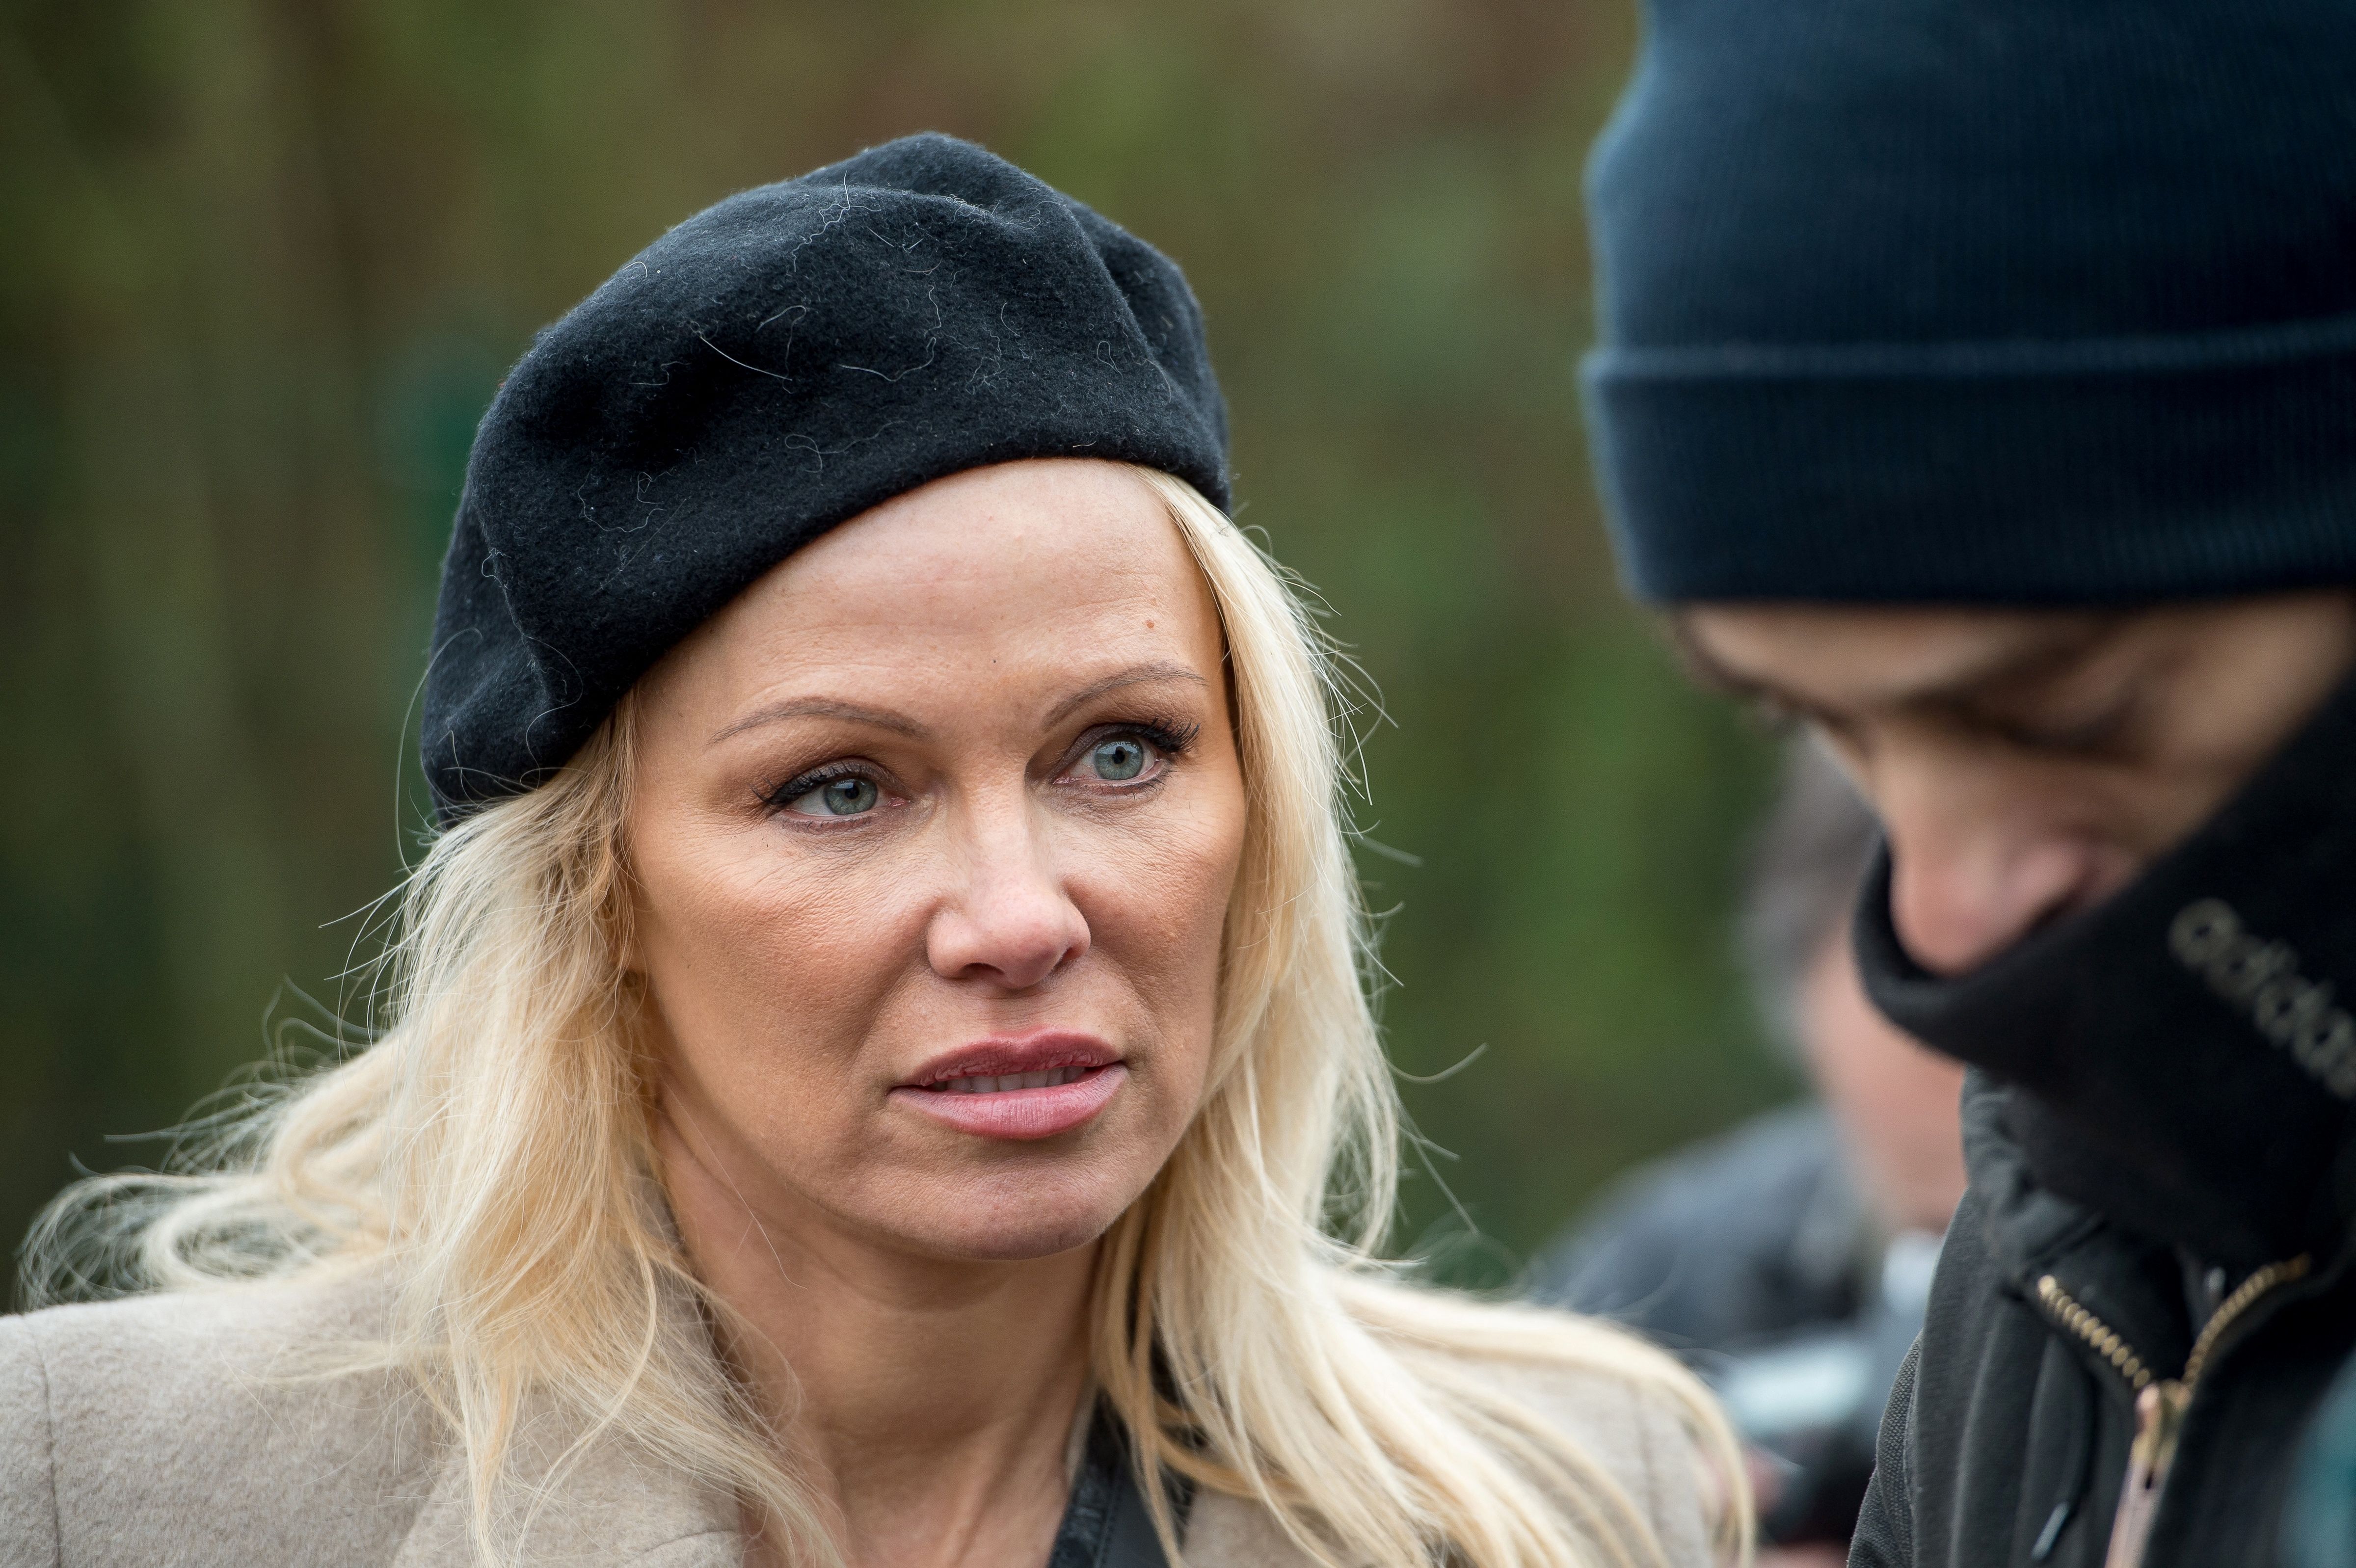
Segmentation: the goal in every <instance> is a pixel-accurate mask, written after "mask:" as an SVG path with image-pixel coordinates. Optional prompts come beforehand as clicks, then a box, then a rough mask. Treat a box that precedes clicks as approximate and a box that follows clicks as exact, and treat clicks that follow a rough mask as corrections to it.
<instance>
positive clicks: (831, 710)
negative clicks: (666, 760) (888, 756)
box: [704, 697, 931, 746]
mask: <svg viewBox="0 0 2356 1568" xmlns="http://www.w3.org/2000/svg"><path fill="white" fill-rule="evenodd" d="M787 719H840V720H845V721H847V722H849V723H852V724H865V725H867V726H869V727H870V728H873V729H876V730H888V731H891V732H892V733H894V734H895V735H905V736H907V737H909V738H910V739H912V740H922V739H924V738H925V737H926V735H928V734H930V733H931V731H928V730H926V728H925V727H924V726H923V725H922V724H919V723H917V722H916V720H913V719H911V718H909V717H907V716H906V715H905V714H902V713H894V712H892V711H890V710H889V709H882V708H862V707H861V706H859V704H857V703H855V702H841V701H838V700H837V699H833V698H831V697H796V698H792V699H787V701H784V702H773V703H771V704H770V705H769V706H768V707H766V708H756V709H754V710H753V711H752V712H750V713H747V714H746V715H744V718H742V719H739V720H736V722H734V724H731V725H729V726H728V727H727V728H726V729H724V730H723V731H720V732H719V733H718V734H716V735H714V736H712V739H711V740H709V741H705V742H704V744H705V745H706V746H716V745H718V744H720V742H721V741H725V740H729V739H731V738H732V737H734V736H737V735H741V734H743V733H744V731H747V730H757V729H759V728H761V727H762V726H763V725H765V724H776V723H778V722H780V721H781V720H787Z"/></svg>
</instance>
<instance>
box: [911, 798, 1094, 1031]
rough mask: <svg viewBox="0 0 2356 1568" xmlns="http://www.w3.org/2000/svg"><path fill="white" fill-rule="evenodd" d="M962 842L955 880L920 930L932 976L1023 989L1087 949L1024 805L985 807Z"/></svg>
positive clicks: (1083, 926) (1082, 922) (1084, 927)
mask: <svg viewBox="0 0 2356 1568" xmlns="http://www.w3.org/2000/svg"><path fill="white" fill-rule="evenodd" d="M965 840H966V841H965V843H964V844H963V845H961V846H960V859H961V860H962V862H963V865H962V874H961V876H960V877H959V879H958V887H957V889H956V891H954V892H952V893H951V895H950V896H949V897H948V898H947V899H946V900H944V901H943V902H942V904H941V906H940V908H939V909H937V911H936V912H934V915H933V920H932V923H931V925H930V927H929V928H928V929H927V930H926V958H927V959H928V960H929V962H930V963H931V965H932V966H933V970H934V972H935V973H936V974H937V975H939V976H942V977H943V978H944V979H949V980H970V981H980V982H982V983H984V984H987V985H991V986H995V987H1000V988H1002V989H1005V990H1009V991H1026V990H1029V989H1030V988H1031V987H1034V986H1037V985H1039V984H1041V983H1042V982H1044V980H1046V979H1047V978H1048V976H1052V975H1054V974H1055V972H1056V971H1057V970H1059V969H1061V968H1063V967H1064V966H1065V965H1068V964H1071V963H1073V962H1075V961H1076V960H1077V959H1078V958H1079V957H1080V955H1083V954H1085V953H1086V952H1087V950H1088V940H1089V938H1088V923H1087V918H1086V917H1085V916H1084V915H1082V914H1081V913H1080V910H1079V906H1078V905H1076V903H1074V902H1073V901H1072V898H1071V894H1070V893H1069V891H1067V890H1066V887H1065V885H1064V880H1063V878H1062V877H1061V876H1060V875H1059V874H1058V873H1057V871H1056V869H1055V863H1054V860H1053V858H1052V856H1051V854H1050V853H1049V846H1048V845H1047V844H1046V843H1045V842H1044V836H1043V835H1042V834H1041V833H1040V832H1039V830H1038V827H1037V825H1036V824H1035V823H1034V822H1033V820H1032V813H1031V812H1030V811H1029V810H1028V809H1027V808H1026V806H1024V805H1012V804H1011V803H1010V805H1009V806H1007V807H1004V808H1001V809H997V810H992V811H990V812H988V813H987V814H986V815H985V816H980V818H979V819H977V820H974V821H973V822H972V823H971V824H970V830H969V832H968V833H967V834H966V835H965Z"/></svg>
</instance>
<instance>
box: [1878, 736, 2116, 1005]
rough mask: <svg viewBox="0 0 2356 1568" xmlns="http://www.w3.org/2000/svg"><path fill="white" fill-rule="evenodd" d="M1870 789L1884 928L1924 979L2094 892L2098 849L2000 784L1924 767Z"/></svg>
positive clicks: (1958, 968) (2010, 940)
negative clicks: (1885, 850)
mask: <svg viewBox="0 0 2356 1568" xmlns="http://www.w3.org/2000/svg"><path fill="white" fill-rule="evenodd" d="M1875 783H1876V785H1877V787H1876V789H1875V791H1874V795H1875V801H1874V805H1875V808H1876V809H1877V811H1879V814H1880V816H1881V823H1882V828H1883V831H1884V832H1885V833H1887V834H1888V836H1889V840H1890V923H1891V924H1892V925H1894V926H1895V927H1896V928H1897V932H1898V938H1899V940H1900V941H1901V942H1902V943H1904V944H1905V946H1906V951H1907V952H1908V953H1909V954H1911V955H1912V956H1913V958H1914V961H1915V962H1916V963H1918V964H1920V965H1922V967H1924V968H1925V969H1928V970H1930V971H1931V972H1932V973H1933V974H1937V975H1961V974H1965V973H1966V972H1968V971H1970V970H1973V969H1976V968H1978V967H1979V966H1980V965H1983V964H1985V963H1987V961H1988V960H1989V959H1991V958H1994V957H1995V956H1996V955H1998V954H2000V953H2002V952H2003V951H2005V949H2007V948H2008V947H2010V946H2011V945H2013V944H2015V943H2017V942H2019V940H2020V939H2021V938H2022V937H2024V936H2027V935H2028V934H2029V933H2030V932H2032V931H2034V930H2036V929H2037V928H2038V927H2039V926H2040V925H2041V924H2043V923H2045V922H2046V921H2048V920H2051V919H2053V918H2055V917H2057V916H2060V915H2062V914H2066V913H2068V912H2071V911H2072V910H2074V909H2077V908H2079V907H2081V906H2082V905H2083V904H2084V903H2086V902H2087V901H2089V899H2090V896H2091V895H2092V894H2093V893H2094V891H2096V889H2097V885H2098V882H2099V880H2100V879H2101V876H2102V873H2103V867H2104V856H2103V853H2102V850H2101V848H2100V847H2099V846H2097V845H2096V844H2094V842H2093V841H2092V840H2091V839H2089V838H2088V837H2086V836H2085V835H2083V834H2081V833H2074V832H2072V831H2071V830H2070V829H2069V828H2068V827H2065V826H2063V825H2061V824H2060V823H2057V822H2055V821H2053V820H2051V818H2049V817H2048V816H2046V815H2045V814H2043V813H2040V811H2039V810H2038V809H2037V806H2036V803H2035V802H2034V801H2033V800H2029V799H2023V798H2020V795H2021V793H2022V792H2019V791H2017V790H2016V791H2012V792H2008V791H2007V790H2006V789H2005V788H2004V787H2003V781H2000V780H1998V781H1991V780H1985V779H1978V778H1976V777H1973V776H1970V774H1969V773H1968V772H1967V771H1964V770H1948V769H1943V768H1941V767H1939V766H1937V765H1935V764H1933V765H1931V766H1926V767H1923V768H1921V769H1918V770H1915V771H1913V772H1912V773H1902V774H1901V775H1900V776H1898V777H1895V778H1890V777H1887V776H1885V777H1883V778H1880V779H1877V780H1876V781H1875Z"/></svg>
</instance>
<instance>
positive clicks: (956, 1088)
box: [892, 1030, 1129, 1139]
mask: <svg viewBox="0 0 2356 1568" xmlns="http://www.w3.org/2000/svg"><path fill="white" fill-rule="evenodd" d="M1128 1081H1129V1069H1128V1068H1126V1067H1124V1066H1122V1065H1121V1062H1120V1059H1119V1055H1118V1053H1117V1052H1115V1051H1113V1049H1112V1048H1111V1047H1110V1046H1108V1045H1107V1044H1106V1043H1105V1042H1104V1041H1102V1040H1098V1039H1096V1038H1095V1037H1093V1036H1090V1035H1084V1034H1075V1033H1066V1032H1065V1031H1062V1030H1054V1031H1043V1032H1041V1033H1039V1034H1035V1035H1028V1036H1023V1037H1021V1038H1015V1039H999V1040H977V1041H975V1042H974V1043H973V1044H971V1045H969V1046H965V1047H962V1048H960V1049H959V1050H957V1051H950V1052H948V1053H946V1054H944V1055H942V1056H938V1057H936V1058H935V1059H934V1060H933V1061H931V1062H929V1063H927V1064H926V1066H925V1067H924V1068H923V1069H922V1070H921V1071H920V1072H918V1073H917V1074H916V1078H915V1080H914V1081H913V1082H911V1083H904V1084H902V1085H900V1087H898V1088H896V1089H894V1090H893V1091H892V1097H893V1098H894V1099H895V1100H898V1101H901V1102H902V1103H904V1104H906V1105H908V1106H909V1107H910V1108H911V1109H914V1110H917V1111H922V1112H923V1113H924V1114H925V1115H928V1116H930V1117H932V1118H933V1119H934V1120H936V1121H940V1122H946V1123H948V1125H950V1126H953V1127H955V1128H957V1129H958V1131H960V1132H967V1133H973V1134H976V1135H977V1136H981V1137H991V1138H1019V1139H1030V1138H1052V1137H1054V1136H1055V1135H1056V1134H1058V1133H1067V1132H1070V1131H1071V1130H1072V1129H1073V1128H1074V1127H1076V1126H1079V1125H1081V1124H1083V1123H1085V1122H1087V1121H1088V1120H1089V1119H1090V1118H1092V1117H1093V1116H1095V1115H1096V1114H1097V1113H1098V1111H1101V1110H1103V1109H1104V1108H1105V1106H1106V1105H1107V1104H1109V1103H1110V1101H1111V1100H1112V1097H1113V1096H1114V1095H1115V1094H1117V1093H1119V1092H1120V1086H1121V1085H1122V1084H1123V1083H1127V1082H1128Z"/></svg>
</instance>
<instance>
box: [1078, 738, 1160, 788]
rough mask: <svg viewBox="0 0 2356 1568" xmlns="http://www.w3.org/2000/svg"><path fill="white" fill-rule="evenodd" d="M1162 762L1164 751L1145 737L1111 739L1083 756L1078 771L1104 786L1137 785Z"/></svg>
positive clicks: (1105, 740)
mask: <svg viewBox="0 0 2356 1568" xmlns="http://www.w3.org/2000/svg"><path fill="white" fill-rule="evenodd" d="M1161 760H1162V752H1161V749H1160V748H1159V747H1157V746H1155V745H1154V744H1153V742H1152V741H1148V740H1147V739H1145V738H1144V737H1143V736H1142V735H1108V736H1106V737H1105V738H1104V739H1103V740H1101V741H1098V742H1097V743H1096V744H1095V745H1093V746H1090V747H1089V748H1088V749H1087V751H1086V752H1083V753H1082V754H1081V756H1080V760H1079V763H1078V765H1077V768H1076V772H1077V773H1079V774H1080V776H1081V777H1082V778H1083V779H1094V780H1097V781H1098V782H1099V783H1103V784H1134V783H1136V782H1137V780H1138V779H1140V778H1141V777H1143V776H1144V775H1145V773H1147V772H1148V771H1149V770H1150V769H1151V768H1152V766H1153V764H1154V763H1157V762H1159V761H1161Z"/></svg>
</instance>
